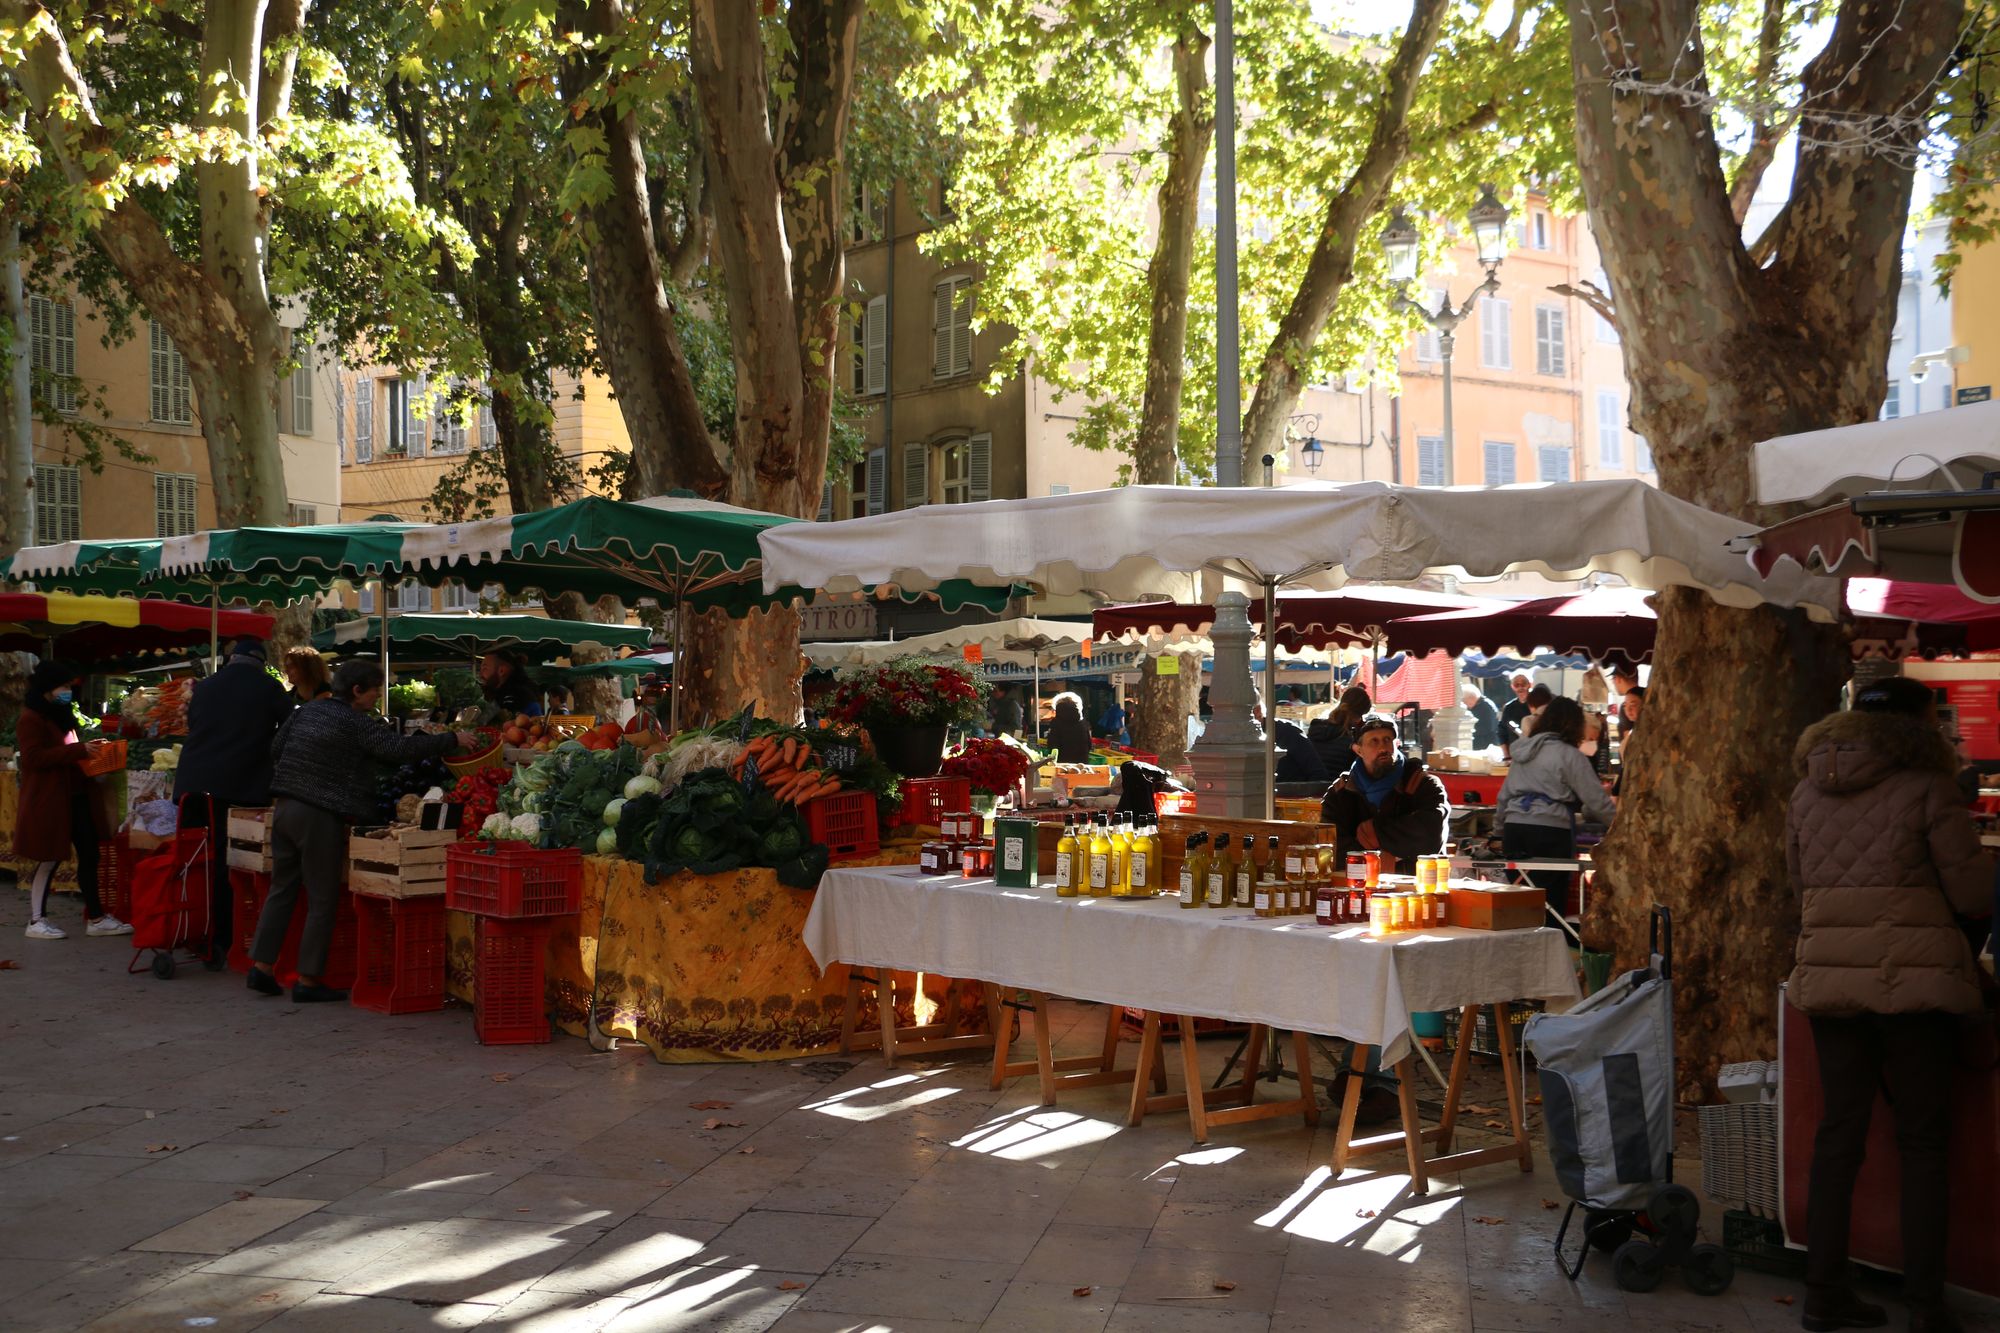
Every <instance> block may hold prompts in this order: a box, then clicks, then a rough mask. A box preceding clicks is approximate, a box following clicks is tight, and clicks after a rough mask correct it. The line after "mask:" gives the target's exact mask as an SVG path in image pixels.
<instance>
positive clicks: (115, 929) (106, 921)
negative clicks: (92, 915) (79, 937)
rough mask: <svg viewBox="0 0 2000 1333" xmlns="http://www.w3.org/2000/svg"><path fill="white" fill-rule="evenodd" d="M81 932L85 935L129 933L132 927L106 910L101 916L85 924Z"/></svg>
mask: <svg viewBox="0 0 2000 1333" xmlns="http://www.w3.org/2000/svg"><path fill="white" fill-rule="evenodd" d="M83 933H84V934H86V935H130V934H131V933H132V927H131V926H130V925H128V924H126V923H125V922H123V921H120V920H119V919H118V918H117V917H115V916H113V915H111V913H109V912H106V913H105V914H104V915H103V916H101V917H99V918H97V920H95V921H93V922H91V923H90V924H89V925H87V926H85V927H84V928H83Z"/></svg>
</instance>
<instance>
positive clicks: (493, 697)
mask: <svg viewBox="0 0 2000 1333" xmlns="http://www.w3.org/2000/svg"><path fill="white" fill-rule="evenodd" d="M479 692H480V693H481V694H483V695H485V696H486V704H487V708H488V710H489V711H491V712H492V713H493V714H494V716H491V717H488V718H486V719H485V721H488V722H496V721H497V722H507V721H510V720H512V719H513V718H515V717H519V716H521V715H523V714H526V715H527V716H529V717H540V716H541V715H542V700H541V695H540V692H539V691H537V690H536V689H535V682H534V681H532V680H530V679H529V678H528V666H527V663H525V662H523V661H522V660H521V658H520V657H519V656H518V655H517V654H515V653H511V652H508V651H506V650H505V649H495V650H494V651H493V652H490V653H488V654H486V656H484V657H482V658H480V659H479Z"/></svg>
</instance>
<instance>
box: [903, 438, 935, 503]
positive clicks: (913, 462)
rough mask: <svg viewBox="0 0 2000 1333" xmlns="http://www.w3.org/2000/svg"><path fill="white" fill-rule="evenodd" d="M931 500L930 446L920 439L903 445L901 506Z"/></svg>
mask: <svg viewBox="0 0 2000 1333" xmlns="http://www.w3.org/2000/svg"><path fill="white" fill-rule="evenodd" d="M930 502H931V447H930V446H929V445H928V444H925V443H924V442H923V441H922V440H911V441H910V442H909V443H907V444H905V445H904V446H903V508H905V509H915V508H916V507H917V506H918V505H923V504H929V503H930Z"/></svg>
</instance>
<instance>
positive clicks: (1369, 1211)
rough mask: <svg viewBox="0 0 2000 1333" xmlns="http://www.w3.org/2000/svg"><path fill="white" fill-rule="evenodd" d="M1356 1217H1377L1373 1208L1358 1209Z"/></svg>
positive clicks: (1355, 1213)
mask: <svg viewBox="0 0 2000 1333" xmlns="http://www.w3.org/2000/svg"><path fill="white" fill-rule="evenodd" d="M1354 1215H1355V1216H1356V1217H1373V1216H1375V1210H1374V1209H1373V1208H1356V1209H1355V1210H1354Z"/></svg>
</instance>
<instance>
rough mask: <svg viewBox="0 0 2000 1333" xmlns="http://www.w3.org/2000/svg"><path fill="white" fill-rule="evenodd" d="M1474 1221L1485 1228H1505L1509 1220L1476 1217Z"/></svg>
mask: <svg viewBox="0 0 2000 1333" xmlns="http://www.w3.org/2000/svg"><path fill="white" fill-rule="evenodd" d="M1472 1220H1473V1221H1475V1222H1477V1223H1479V1225H1480V1226H1483V1227H1504V1226H1506V1225H1507V1219H1506V1218H1504V1217H1475V1218H1473V1219H1472Z"/></svg>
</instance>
